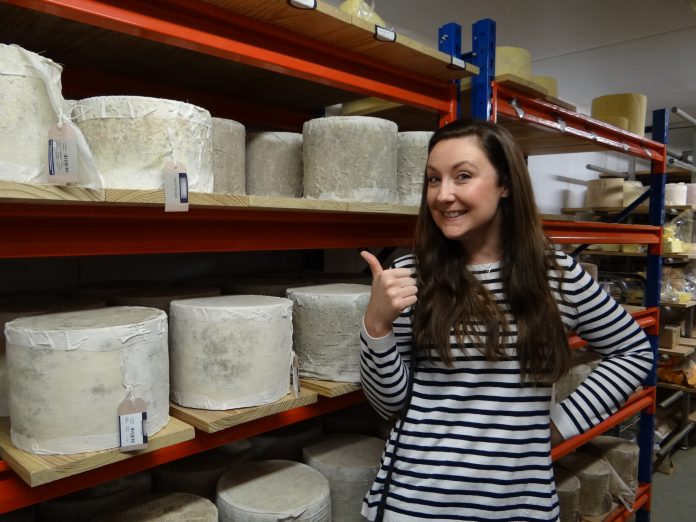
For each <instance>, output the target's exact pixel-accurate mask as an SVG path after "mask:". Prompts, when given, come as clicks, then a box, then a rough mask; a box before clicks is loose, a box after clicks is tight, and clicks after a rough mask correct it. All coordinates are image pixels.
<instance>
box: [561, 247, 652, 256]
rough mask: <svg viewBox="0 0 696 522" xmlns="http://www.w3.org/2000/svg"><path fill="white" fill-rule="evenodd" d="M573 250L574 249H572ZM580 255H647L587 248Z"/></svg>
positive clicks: (645, 254) (644, 254)
mask: <svg viewBox="0 0 696 522" xmlns="http://www.w3.org/2000/svg"><path fill="white" fill-rule="evenodd" d="M571 251H572V250H571ZM580 255H583V256H622V257H647V255H648V254H647V253H645V252H621V251H619V252H611V251H608V250H590V249H589V248H588V249H585V250H583V251H582V253H581V254H580Z"/></svg>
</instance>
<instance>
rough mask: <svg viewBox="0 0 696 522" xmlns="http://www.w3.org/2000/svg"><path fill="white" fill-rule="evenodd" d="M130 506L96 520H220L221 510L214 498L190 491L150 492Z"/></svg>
mask: <svg viewBox="0 0 696 522" xmlns="http://www.w3.org/2000/svg"><path fill="white" fill-rule="evenodd" d="M126 505H127V506H129V507H127V508H121V509H117V510H116V512H115V513H108V514H103V515H100V516H98V517H96V518H95V519H93V522H135V521H141V522H144V521H147V522H192V521H195V522H217V521H218V510H217V508H216V507H215V504H213V503H212V502H211V501H210V500H208V499H207V498H202V497H199V496H196V495H191V494H189V493H170V494H168V495H148V496H145V497H142V498H139V499H138V500H137V501H135V502H127V503H126Z"/></svg>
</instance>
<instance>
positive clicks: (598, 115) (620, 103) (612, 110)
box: [592, 93, 648, 136]
mask: <svg viewBox="0 0 696 522" xmlns="http://www.w3.org/2000/svg"><path fill="white" fill-rule="evenodd" d="M647 103H648V99H647V97H646V96H645V95H644V94H637V93H620V94H607V95H605V96H598V97H597V98H594V99H593V100H592V117H593V118H595V119H597V120H601V121H606V122H607V123H611V124H613V125H615V124H616V123H615V120H612V118H616V117H617V116H619V117H624V118H627V120H628V128H627V129H626V130H628V131H629V132H632V133H633V134H638V135H639V136H643V134H645V111H646V108H647Z"/></svg>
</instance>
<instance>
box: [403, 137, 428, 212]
mask: <svg viewBox="0 0 696 522" xmlns="http://www.w3.org/2000/svg"><path fill="white" fill-rule="evenodd" d="M432 135H433V133H432V132H400V133H399V156H398V158H399V162H398V166H397V174H396V176H397V189H398V192H399V203H401V204H402V205H420V202H421V194H422V193H423V181H424V179H425V163H426V161H427V160H428V142H429V141H430V138H431V137H432Z"/></svg>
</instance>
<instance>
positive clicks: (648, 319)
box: [568, 308, 659, 350]
mask: <svg viewBox="0 0 696 522" xmlns="http://www.w3.org/2000/svg"><path fill="white" fill-rule="evenodd" d="M658 313H659V311H658V309H657V308H648V309H646V310H641V311H640V312H633V313H631V315H632V316H633V318H634V319H635V320H636V322H637V323H638V326H640V327H641V328H642V329H644V330H645V331H646V333H647V334H649V335H657V334H658V320H657V316H658ZM568 346H570V348H571V349H573V350H577V349H578V348H582V347H583V346H587V341H585V340H584V339H581V338H580V337H579V336H577V335H575V334H573V335H571V336H569V337H568Z"/></svg>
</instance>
